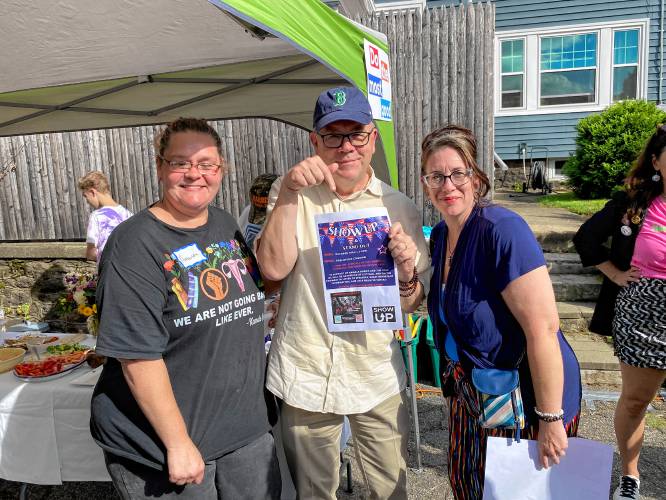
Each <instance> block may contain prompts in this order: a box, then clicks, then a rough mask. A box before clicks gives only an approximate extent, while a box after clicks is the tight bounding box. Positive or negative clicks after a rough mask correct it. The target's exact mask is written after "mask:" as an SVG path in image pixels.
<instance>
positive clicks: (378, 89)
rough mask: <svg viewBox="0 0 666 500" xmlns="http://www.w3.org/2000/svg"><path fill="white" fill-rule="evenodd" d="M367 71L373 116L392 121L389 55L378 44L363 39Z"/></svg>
mask: <svg viewBox="0 0 666 500" xmlns="http://www.w3.org/2000/svg"><path fill="white" fill-rule="evenodd" d="M363 45H364V47H365V71H366V78H367V84H368V102H369V103H370V108H372V118H373V119H375V120H386V121H391V119H392V118H391V117H392V114H391V74H390V70H389V68H390V63H389V56H388V54H387V53H386V52H384V51H383V50H382V49H381V48H379V47H378V46H377V45H375V44H373V43H371V42H369V41H368V40H364V41H363Z"/></svg>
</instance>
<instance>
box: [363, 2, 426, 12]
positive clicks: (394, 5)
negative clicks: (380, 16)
mask: <svg viewBox="0 0 666 500" xmlns="http://www.w3.org/2000/svg"><path fill="white" fill-rule="evenodd" d="M425 6H426V0H396V1H395V2H386V3H375V11H378V12H379V11H382V10H396V9H421V10H423V9H425Z"/></svg>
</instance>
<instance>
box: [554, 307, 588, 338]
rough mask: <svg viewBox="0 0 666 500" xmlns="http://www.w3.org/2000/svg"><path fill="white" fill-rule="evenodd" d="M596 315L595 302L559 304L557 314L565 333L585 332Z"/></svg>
mask: <svg viewBox="0 0 666 500" xmlns="http://www.w3.org/2000/svg"><path fill="white" fill-rule="evenodd" d="M593 313H594V303H593V302H558V303H557V314H558V315H559V317H560V328H562V331H563V332H565V333H566V332H585V331H587V327H588V325H589V323H590V318H591V317H592V314H593Z"/></svg>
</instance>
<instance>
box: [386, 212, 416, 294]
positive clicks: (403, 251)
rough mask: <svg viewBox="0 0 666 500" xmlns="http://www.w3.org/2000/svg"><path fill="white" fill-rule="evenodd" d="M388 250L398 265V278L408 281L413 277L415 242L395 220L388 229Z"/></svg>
mask: <svg viewBox="0 0 666 500" xmlns="http://www.w3.org/2000/svg"><path fill="white" fill-rule="evenodd" d="M388 249H389V252H391V256H392V257H393V260H394V261H395V264H396V266H397V267H398V279H399V280H400V281H402V282H408V281H410V280H411V279H412V278H413V277H414V267H415V266H416V243H414V240H412V238H411V237H410V236H409V235H408V234H407V233H406V232H405V231H404V230H403V229H402V225H401V224H400V223H399V222H396V223H395V224H393V225H392V226H391V229H390V231H389V243H388Z"/></svg>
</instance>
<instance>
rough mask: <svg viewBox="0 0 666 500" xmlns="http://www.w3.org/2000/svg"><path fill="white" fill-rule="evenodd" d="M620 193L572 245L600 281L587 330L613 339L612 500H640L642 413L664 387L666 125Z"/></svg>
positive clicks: (581, 230)
mask: <svg viewBox="0 0 666 500" xmlns="http://www.w3.org/2000/svg"><path fill="white" fill-rule="evenodd" d="M625 188H626V190H625V191H621V192H618V193H617V194H615V195H614V196H613V197H612V199H611V200H610V201H609V202H608V203H607V204H606V206H605V207H604V208H603V209H602V210H600V211H599V212H597V213H596V214H594V215H593V216H592V217H591V218H590V219H589V220H587V221H586V222H585V223H584V224H583V225H582V226H581V227H580V229H579V230H578V232H577V233H576V235H575V237H574V244H575V246H576V250H577V251H578V253H579V254H580V257H581V261H582V263H583V265H584V266H596V267H597V268H598V269H599V270H600V271H601V272H602V273H603V274H604V281H603V285H602V288H601V293H600V295H599V299H598V301H597V305H596V308H595V311H594V316H593V317H592V321H591V323H590V327H589V328H590V330H591V331H593V332H596V333H600V334H602V335H612V336H613V345H614V347H615V354H616V355H617V357H618V359H619V360H620V371H621V373H622V392H621V394H620V399H619V400H618V403H617V408H616V410H615V421H614V424H615V436H616V438H617V444H618V448H619V451H620V458H621V462H622V477H621V478H620V484H619V486H618V487H617V489H616V490H615V493H614V494H613V500H637V499H639V498H640V494H639V488H640V479H639V471H638V458H639V455H640V451H641V446H642V443H643V432H644V428H645V412H646V410H647V407H648V405H649V404H650V402H651V401H652V399H653V398H654V397H655V395H656V393H657V391H658V390H659V386H660V385H661V384H662V383H663V382H664V380H665V379H666V322H665V321H664V319H665V317H666V316H665V314H664V311H665V307H664V306H665V305H666V125H662V126H660V127H658V128H657V130H656V131H655V133H654V134H652V136H651V137H650V139H649V140H648V142H647V144H646V145H645V148H644V150H643V152H642V154H641V155H640V157H639V158H638V160H637V161H636V163H635V165H634V166H633V168H632V169H631V171H630V172H629V174H628V176H627V179H626V180H625ZM608 238H611V246H610V251H609V250H608V249H607V248H606V247H605V246H604V244H605V242H606V241H607V240H608Z"/></svg>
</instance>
